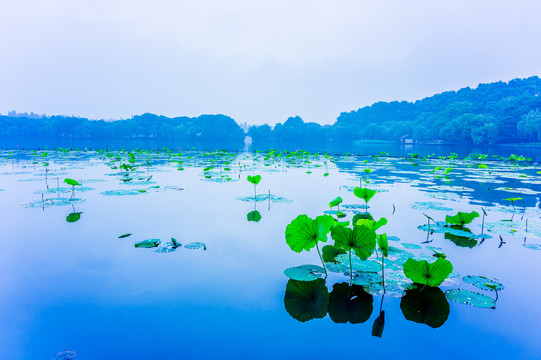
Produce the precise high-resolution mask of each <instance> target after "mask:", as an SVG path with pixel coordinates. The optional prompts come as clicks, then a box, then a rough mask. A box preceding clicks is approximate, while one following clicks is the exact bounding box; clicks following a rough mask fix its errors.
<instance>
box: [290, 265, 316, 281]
mask: <svg viewBox="0 0 541 360" xmlns="http://www.w3.org/2000/svg"><path fill="white" fill-rule="evenodd" d="M284 274H285V275H286V276H287V277H288V278H290V279H293V280H298V281H313V280H316V279H319V278H320V277H322V276H323V275H325V270H324V269H323V268H322V267H321V266H317V265H301V266H296V267H292V268H289V269H285V270H284Z"/></svg>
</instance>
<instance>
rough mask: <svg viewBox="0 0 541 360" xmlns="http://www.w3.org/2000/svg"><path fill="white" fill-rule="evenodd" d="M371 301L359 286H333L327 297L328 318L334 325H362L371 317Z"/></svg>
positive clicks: (370, 296) (346, 284)
mask: <svg viewBox="0 0 541 360" xmlns="http://www.w3.org/2000/svg"><path fill="white" fill-rule="evenodd" d="M373 301H374V299H373V297H372V295H370V294H369V293H367V292H366V291H364V289H363V287H362V286H360V285H351V286H350V285H349V284H348V283H345V282H344V283H340V284H334V286H333V290H332V292H331V294H330V296H329V306H328V311H329V316H330V317H331V320H332V321H334V322H335V323H342V324H345V323H348V322H350V323H352V324H360V323H363V322H365V321H366V320H368V319H369V318H370V315H372V310H373Z"/></svg>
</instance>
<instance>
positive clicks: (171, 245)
mask: <svg viewBox="0 0 541 360" xmlns="http://www.w3.org/2000/svg"><path fill="white" fill-rule="evenodd" d="M180 246H181V245H180V244H179V243H177V242H176V241H175V242H172V241H168V242H166V243H164V244H162V245H160V246H159V247H158V248H157V249H156V250H154V252H157V253H162V254H166V253H170V252H173V251H175V250H177V249H178V248H179V247H180Z"/></svg>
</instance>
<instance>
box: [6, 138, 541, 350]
mask: <svg viewBox="0 0 541 360" xmlns="http://www.w3.org/2000/svg"><path fill="white" fill-rule="evenodd" d="M414 150H415V149H414ZM353 152H354V151H352V153H353ZM403 152H404V153H407V152H409V151H408V150H406V151H403ZM411 152H412V153H413V152H419V151H411ZM378 153H379V152H376V151H375V150H374V151H373V154H372V155H371V156H357V155H330V156H328V155H324V154H315V153H308V152H303V151H298V152H294V153H284V152H276V151H271V152H258V153H253V152H243V151H238V152H234V151H232V152H227V151H214V152H205V151H196V150H190V151H187V150H182V151H179V150H178V149H175V150H174V151H168V150H151V151H121V150H118V151H99V152H98V151H69V150H40V151H29V150H27V151H23V150H13V151H8V150H5V151H1V152H0V218H1V219H2V229H3V231H2V236H1V237H0V239H1V241H2V247H1V252H0V254H1V258H0V269H1V272H2V274H3V276H2V278H1V280H0V289H1V291H0V319H1V322H0V358H2V359H72V358H74V359H77V360H83V359H194V358H199V359H200V358H209V359H227V358H235V359H238V358H250V359H270V358H283V359H299V358H314V359H319V358H329V357H336V356H345V357H349V356H362V357H367V356H377V357H380V358H391V357H401V358H414V357H415V358H419V359H432V358H434V357H438V358H440V359H456V358H458V357H465V358H468V359H469V358H475V357H483V358H489V357H494V358H510V359H536V358H541V342H539V340H538V334H537V329H538V328H539V321H541V306H540V305H539V300H538V299H540V298H541V288H540V287H539V286H538V285H539V281H538V280H536V278H535V277H536V276H537V274H538V273H540V271H541V261H540V260H541V251H540V250H541V219H540V216H541V201H540V197H539V194H540V193H541V176H540V172H541V166H540V164H539V163H536V162H531V161H528V159H522V158H520V157H518V158H517V157H511V158H509V157H508V156H509V155H510V154H507V153H505V159H504V158H502V157H500V156H498V154H497V152H495V151H494V152H492V153H491V154H489V155H488V156H481V155H475V156H470V157H468V158H464V157H465V156H466V154H459V155H458V156H457V157H456V158H455V156H451V157H450V158H449V157H447V156H441V157H440V156H439V155H440V154H439V153H438V156H436V155H434V156H430V157H425V156H427V155H429V154H431V153H432V151H426V152H419V153H420V154H421V155H419V156H411V155H406V156H405V157H404V156H398V155H399V154H395V153H392V154H390V155H397V156H388V155H386V154H381V155H376V154H378ZM389 153H390V152H389ZM450 153H451V151H450V152H449V153H448V154H447V155H449V154H450ZM530 156H531V155H530ZM537 156H538V155H537ZM534 160H536V159H534ZM256 175H260V176H261V180H260V181H259V183H257V185H254V184H252V183H251V182H249V181H248V180H247V177H248V176H251V177H252V176H256ZM66 179H67V181H66ZM70 180H74V181H75V182H76V183H74V184H76V185H70ZM256 182H257V181H256ZM356 187H359V188H364V189H371V190H375V191H377V192H376V193H375V195H374V196H373V197H372V198H371V199H369V201H368V202H367V203H366V202H365V201H364V200H362V199H361V198H359V197H357V196H356V195H355V193H354V191H356V190H355V188H356ZM337 197H340V198H341V199H342V202H341V203H340V204H338V205H336V206H334V207H332V208H331V207H330V205H329V202H331V201H332V200H333V199H335V198H337ZM366 205H368V207H366ZM473 211H475V212H476V213H477V214H478V215H479V216H477V217H474V218H473V219H472V220H471V222H470V223H466V224H464V225H463V226H451V225H449V224H450V223H448V221H452V220H448V219H447V218H446V216H453V215H456V214H457V213H458V212H463V213H470V214H471V213H472V212H473ZM367 212H369V213H370V215H371V216H372V217H373V218H374V219H375V220H379V219H381V218H385V219H386V220H387V223H386V224H385V225H383V226H382V227H381V228H379V229H377V230H376V232H377V234H382V233H386V234H387V236H388V245H389V256H388V258H386V259H385V260H384V261H383V262H384V264H383V265H384V277H382V271H381V270H382V269H381V267H382V262H381V259H382V253H381V250H379V249H378V247H377V246H376V249H375V250H374V251H373V252H372V253H371V255H370V256H369V257H368V258H367V259H366V260H365V261H362V260H361V259H359V258H358V257H357V256H356V255H355V254H354V255H352V260H351V262H350V259H349V254H348V253H346V254H342V255H337V256H336V257H333V258H332V261H326V262H325V269H323V270H327V273H328V274H327V276H325V275H324V271H323V272H322V271H321V269H322V267H323V264H322V261H321V259H320V256H319V255H318V250H321V249H322V247H323V246H325V245H332V244H334V243H335V241H334V238H333V236H332V235H331V234H330V233H329V234H328V235H326V240H327V241H326V242H320V243H319V244H318V248H317V249H316V248H312V249H310V251H302V252H295V251H292V249H291V248H290V246H289V245H288V243H287V242H286V236H285V231H286V228H287V227H288V225H290V224H292V222H293V221H294V219H297V218H298V217H299V216H300V215H302V214H306V215H307V216H308V217H309V218H311V219H315V218H316V217H318V216H323V215H327V216H334V217H337V216H338V214H340V216H343V215H345V216H344V217H341V218H339V219H338V218H336V221H349V222H350V224H349V226H350V228H351V226H352V225H351V222H352V221H353V217H354V216H356V215H357V217H356V218H355V219H356V220H357V219H359V218H366V217H367V216H366V215H365V214H366V213H367ZM342 214H343V215H342ZM334 224H335V225H334V226H336V227H339V226H343V225H339V224H338V223H334ZM146 240H148V241H146ZM136 244H137V246H136ZM154 245H156V246H154ZM441 254H445V256H446V257H445V259H446V260H448V261H449V262H450V263H451V264H452V272H451V273H450V274H449V276H448V277H447V278H446V279H445V281H443V283H442V284H441V285H439V287H430V286H422V287H421V286H416V285H413V284H412V281H411V280H410V279H408V278H407V277H406V276H405V274H404V271H403V266H404V263H405V262H406V260H407V259H409V258H412V259H415V260H417V261H422V260H426V261H428V263H433V262H435V261H440V260H439V259H440V257H441ZM438 255H439V256H440V257H437V256H438ZM441 258H442V259H443V257H441ZM408 261H409V260H408ZM350 264H351V265H350ZM303 265H311V267H303ZM351 268H353V271H351ZM288 269H289V270H288ZM286 274H287V275H289V277H288V276H287V275H286ZM383 279H385V293H384V291H383V283H382V282H383ZM301 280H308V281H301ZM494 289H496V291H495V290H494Z"/></svg>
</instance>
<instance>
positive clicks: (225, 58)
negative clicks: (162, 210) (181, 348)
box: [0, 0, 541, 125]
mask: <svg viewBox="0 0 541 360" xmlns="http://www.w3.org/2000/svg"><path fill="white" fill-rule="evenodd" d="M539 14H541V1H538V0H529V1H524V0H513V1H509V0H504V1H501V0H454V1H443V0H427V1H425V0H408V1H406V0H377V1H376V0H373V1H365V0H329V1H323V0H287V1H282V0H273V1H265V0H263V1H257V0H198V1H183V0H152V1H141V0H128V1H125V0H92V1H87V0H85V1H79V0H47V1H43V0H34V1H26V0H3V1H2V2H1V3H0V113H2V114H7V112H8V111H10V110H16V111H18V112H31V111H33V112H35V113H39V114H42V113H45V114H48V115H58V114H63V115H76V116H81V117H88V118H92V119H120V118H129V117H131V116H133V115H137V114H142V113H145V112H150V113H155V114H160V115H166V116H170V117H173V116H185V115H186V116H198V115H201V114H217V113H221V114H226V115H229V116H231V117H232V118H234V119H235V120H236V121H237V122H238V123H244V122H247V123H248V124H263V123H268V124H271V125H272V124H276V123H278V122H284V121H285V120H286V119H287V118H288V117H289V116H300V117H302V118H303V120H304V121H307V122H308V121H311V122H318V123H320V124H332V123H334V122H335V121H336V118H337V116H338V115H339V114H340V113H341V112H345V111H351V110H356V109H358V108H360V107H363V106H367V105H371V104H372V103H374V102H377V101H394V100H406V101H412V100H417V99H421V98H424V97H426V96H431V95H433V94H435V93H440V92H443V91H448V90H458V89H460V88H462V87H466V86H471V87H475V86H477V84H479V83H487V82H494V81H500V80H503V81H509V80H511V79H513V78H524V77H529V76H533V75H538V76H539V75H541V21H539Z"/></svg>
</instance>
